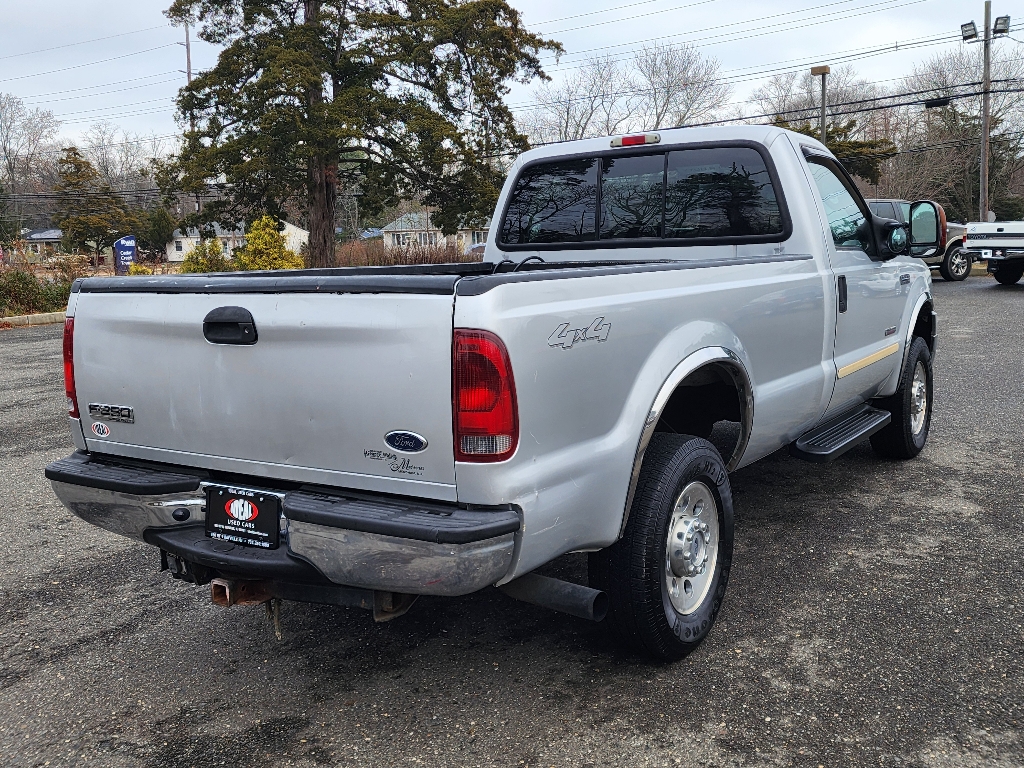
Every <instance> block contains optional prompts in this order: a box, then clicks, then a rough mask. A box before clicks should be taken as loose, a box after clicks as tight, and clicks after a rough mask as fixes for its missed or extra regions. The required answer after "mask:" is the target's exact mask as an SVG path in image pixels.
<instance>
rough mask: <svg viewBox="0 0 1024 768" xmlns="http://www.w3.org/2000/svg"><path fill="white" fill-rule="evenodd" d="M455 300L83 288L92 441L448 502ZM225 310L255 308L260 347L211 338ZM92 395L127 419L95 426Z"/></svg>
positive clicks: (95, 445) (80, 356)
mask: <svg viewBox="0 0 1024 768" xmlns="http://www.w3.org/2000/svg"><path fill="white" fill-rule="evenodd" d="M452 302H453V295H452V294H448V295H443V294H438V293H435V294H419V293H386V292H384V293H354V294H344V293H324V294H319V293H298V292H295V293H255V292H254V293H232V294H226V295H225V294H216V293H152V292H143V293H125V292H114V293H107V292H101V293H96V292H89V291H88V290H85V291H83V292H82V293H81V294H80V296H79V297H78V302H77V304H76V306H75V332H74V339H75V346H74V350H75V353H74V354H75V369H76V383H77V389H78V402H79V408H80V411H81V416H82V426H83V430H84V432H85V436H86V439H87V446H88V448H89V450H90V451H99V452H103V453H109V454H115V455H121V456H130V457H136V458H141V459H151V460H158V461H165V462H169V463H174V464H183V465H187V466H196V467H204V468H207V469H220V470H224V471H230V472H239V473H244V474H249V475H256V476H263V477H276V478H280V479H285V480H294V481H298V482H306V483H321V484H327V485H333V486H343V487H351V488H361V489H366V490H375V491H384V492H390V493H410V494H411V493H415V494H417V495H421V496H428V497H432V498H437V499H448V500H454V499H455V465H454V456H453V450H452V413H451V334H452V330H451V326H452ZM225 306H236V307H243V308H244V309H246V310H248V311H249V312H250V313H251V314H252V317H253V320H254V322H255V326H256V334H257V339H258V340H257V342H256V343H255V344H252V345H237V344H213V343H210V342H209V341H207V339H206V338H205V337H204V334H203V319H204V318H205V317H206V315H207V314H208V313H209V312H210V311H211V310H214V309H216V308H219V307H225ZM90 404H99V405H116V406H127V407H130V408H132V409H133V416H134V423H122V422H118V421H110V420H103V425H104V426H105V427H106V429H105V428H104V426H100V427H97V428H96V429H93V428H92V425H93V423H94V419H93V418H92V417H91V416H90V412H89V405H90ZM393 431H404V432H410V433H414V434H416V435H419V436H421V437H423V438H424V439H425V440H426V443H427V445H426V447H425V449H423V450H421V451H418V452H415V453H413V452H405V453H403V452H399V451H397V450H395V449H394V448H392V447H391V446H389V445H388V444H387V443H385V441H384V438H385V436H386V435H388V434H389V433H391V432H393ZM104 433H106V434H104ZM414 442H415V441H414ZM414 447H417V446H414Z"/></svg>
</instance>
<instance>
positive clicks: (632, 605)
mask: <svg viewBox="0 0 1024 768" xmlns="http://www.w3.org/2000/svg"><path fill="white" fill-rule="evenodd" d="M732 547H733V513H732V492H731V490H730V487H729V475H728V473H727V472H726V469H725V463H724V462H723V461H722V457H721V456H720V455H719V453H718V451H717V450H715V447H714V446H713V445H712V444H711V443H709V442H708V441H707V440H703V439H701V438H697V437H690V436H688V435H674V434H663V433H657V434H655V435H654V437H653V438H652V439H651V443H650V445H649V446H648V449H647V453H646V455H645V456H644V463H643V468H642V469H641V471H640V478H639V481H638V483H637V489H636V495H635V497H634V500H633V504H632V508H631V510H630V513H629V520H628V521H627V523H626V530H625V532H624V534H623V537H622V538H621V539H620V540H619V541H618V542H616V543H615V544H613V545H612V546H611V547H608V548H607V549H605V550H602V551H601V552H597V553H594V554H593V555H591V561H590V571H591V583H592V585H593V586H595V587H596V588H598V589H603V590H604V591H605V592H607V594H608V599H609V612H608V618H607V619H606V621H607V622H608V623H609V625H610V627H611V629H612V631H613V632H615V634H617V635H618V636H619V638H620V639H621V640H622V641H624V643H625V644H626V645H627V646H629V647H630V648H631V649H632V650H634V651H637V652H639V653H641V654H644V655H649V656H653V657H655V658H658V659H662V660H664V661H674V660H676V659H680V658H682V657H683V656H686V655H687V654H688V653H690V652H691V651H693V650H694V649H695V648H697V646H699V645H700V643H701V642H702V641H703V640H704V638H705V637H707V634H708V632H709V631H710V630H711V626H712V625H713V624H714V622H715V618H716V617H717V616H718V611H719V609H720V608H721V606H722V598H723V597H724V596H725V588H726V585H727V584H728V582H729V571H730V569H731V567H732Z"/></svg>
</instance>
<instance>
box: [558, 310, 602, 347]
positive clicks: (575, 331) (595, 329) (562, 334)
mask: <svg viewBox="0 0 1024 768" xmlns="http://www.w3.org/2000/svg"><path fill="white" fill-rule="evenodd" d="M611 329H612V324H611V323H605V322H604V318H603V317H598V318H596V319H595V320H594V322H592V323H591V324H590V325H588V326H587V327H586V328H570V327H569V323H562V324H561V325H560V326H558V327H557V328H555V330H554V332H553V333H552V334H551V335H550V336H548V346H549V347H561V348H562V349H572V346H573V344H576V343H577V342H584V341H593V340H594V339H596V340H597V341H607V340H608V333H609V332H610V331H611Z"/></svg>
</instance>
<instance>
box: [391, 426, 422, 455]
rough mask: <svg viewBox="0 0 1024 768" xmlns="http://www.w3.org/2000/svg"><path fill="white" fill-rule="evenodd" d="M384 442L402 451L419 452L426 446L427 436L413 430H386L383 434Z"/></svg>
mask: <svg viewBox="0 0 1024 768" xmlns="http://www.w3.org/2000/svg"><path fill="white" fill-rule="evenodd" d="M384 442H385V443H387V444H388V445H389V446H391V447H392V448H394V449H395V450H396V451H401V452H402V453H419V452H420V451H422V450H425V449H426V447H427V438H425V437H423V436H422V435H417V434H416V433H415V432H404V431H397V432H388V433H387V434H386V435H384Z"/></svg>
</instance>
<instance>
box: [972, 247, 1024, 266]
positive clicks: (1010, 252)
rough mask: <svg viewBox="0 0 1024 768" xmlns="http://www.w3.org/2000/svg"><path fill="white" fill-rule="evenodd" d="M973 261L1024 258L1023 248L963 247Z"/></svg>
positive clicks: (990, 261)
mask: <svg viewBox="0 0 1024 768" xmlns="http://www.w3.org/2000/svg"><path fill="white" fill-rule="evenodd" d="M964 250H966V251H967V252H968V253H969V254H970V255H971V258H973V259H974V260H975V261H988V262H989V263H992V262H1000V261H1020V260H1021V259H1024V249H1020V248H1003V247H1001V246H996V247H994V248H993V247H986V248H978V247H976V246H973V245H972V246H970V247H968V248H965V249H964Z"/></svg>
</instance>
